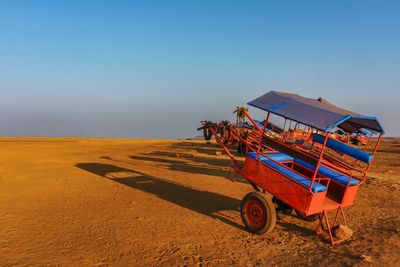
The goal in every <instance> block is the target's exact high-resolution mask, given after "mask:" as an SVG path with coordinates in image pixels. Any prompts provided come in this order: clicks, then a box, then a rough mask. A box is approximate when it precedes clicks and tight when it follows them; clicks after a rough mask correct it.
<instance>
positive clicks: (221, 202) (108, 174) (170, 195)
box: [75, 163, 244, 229]
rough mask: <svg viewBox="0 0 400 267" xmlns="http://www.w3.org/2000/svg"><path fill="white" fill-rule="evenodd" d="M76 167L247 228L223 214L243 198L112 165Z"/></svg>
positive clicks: (230, 223) (235, 225)
mask: <svg viewBox="0 0 400 267" xmlns="http://www.w3.org/2000/svg"><path fill="white" fill-rule="evenodd" d="M75 166H76V167H77V168H79V169H82V170H85V171H88V172H91V173H94V174H96V175H98V176H101V177H104V178H107V179H110V180H112V181H114V182H118V183H121V184H124V185H126V186H129V187H132V188H135V189H137V190H140V191H143V192H146V193H150V194H152V195H155V196H157V197H159V198H160V199H163V200H166V201H169V202H171V203H174V204H176V205H179V206H181V207H183V208H187V209H190V210H192V211H195V212H198V213H200V214H203V215H206V216H209V217H211V218H214V219H218V220H220V221H222V222H225V223H227V224H229V225H232V226H234V227H237V228H239V229H244V227H243V226H241V225H239V224H237V223H236V222H234V221H233V220H231V219H229V218H227V217H225V216H224V215H223V214H221V211H226V210H229V211H233V212H238V211H239V205H240V201H239V200H237V199H234V198H231V197H228V196H224V195H220V194H217V193H213V192H208V191H204V190H200V189H197V188H193V187H190V186H186V185H183V184H179V183H175V182H171V181H168V180H165V179H162V178H158V177H155V176H150V175H147V174H145V173H142V172H138V171H135V170H130V169H126V168H121V167H118V166H115V165H111V164H103V163H78V164H76V165H75ZM121 173H123V175H124V176H128V177H123V178H120V177H118V174H121Z"/></svg>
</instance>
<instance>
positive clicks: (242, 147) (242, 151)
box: [237, 141, 246, 156]
mask: <svg viewBox="0 0 400 267" xmlns="http://www.w3.org/2000/svg"><path fill="white" fill-rule="evenodd" d="M237 152H238V153H239V155H240V156H244V155H245V154H246V144H244V143H242V142H240V141H239V145H238V148H237Z"/></svg>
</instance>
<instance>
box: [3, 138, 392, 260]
mask: <svg viewBox="0 0 400 267" xmlns="http://www.w3.org/2000/svg"><path fill="white" fill-rule="evenodd" d="M0 143H1V149H0V165H1V166H0V229H1V231H0V233H1V234H0V265H2V266H10V265H15V266H45V265H50V266H66V265H68V266H127V265H129V266H176V265H187V266H193V265H196V266H214V265H218V266H228V265H238V266H258V265H260V266H297V265H298V266H314V265H319V266H328V265H329V266H332V265H334V266H335V265H336V266H370V265H371V266H374V265H380V266H396V265H397V266H398V265H399V260H400V253H399V251H400V237H399V235H400V215H399V207H400V194H399V193H400V179H399V178H400V177H399V176H400V140H398V139H385V140H384V142H383V144H382V146H381V147H380V149H379V152H378V155H377V158H376V160H375V163H374V166H373V167H372V170H371V172H370V175H369V178H368V180H367V182H366V183H365V184H364V185H363V186H361V187H360V189H359V192H358V196H357V199H356V201H355V205H354V206H353V207H351V208H348V209H346V210H345V212H346V214H347V219H348V223H349V226H350V227H351V228H352V229H353V231H354V235H353V237H352V238H351V239H350V240H348V241H346V242H344V243H342V244H340V245H336V246H331V245H329V244H327V243H324V242H322V241H321V240H320V239H319V238H318V237H317V236H315V235H314V229H315V227H316V223H309V222H305V221H302V220H300V219H299V218H297V217H296V216H294V215H288V216H283V215H280V216H279V219H278V221H277V225H276V227H275V229H274V230H273V232H271V233H270V234H266V235H261V236H258V235H253V234H250V233H248V232H247V231H246V230H245V229H244V227H243V224H242V222H241V219H240V214H239V205H240V200H241V199H242V198H243V196H244V195H245V194H246V193H248V192H250V191H251V190H252V188H251V187H250V186H249V185H248V184H246V183H245V181H244V180H242V179H240V178H238V179H237V181H236V182H235V183H232V182H231V181H230V180H229V179H227V176H228V173H229V160H228V158H227V157H226V156H219V157H218V156H216V155H215V152H216V151H220V149H219V148H218V147H217V145H216V144H214V143H210V144H206V143H205V142H204V141H177V140H172V141H163V140H143V139H95V138H93V139H83V138H79V139H78V138H77V139H73V138H51V139H50V138H2V139H0ZM363 255H364V256H363Z"/></svg>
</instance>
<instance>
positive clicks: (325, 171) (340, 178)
mask: <svg viewBox="0 0 400 267" xmlns="http://www.w3.org/2000/svg"><path fill="white" fill-rule="evenodd" d="M294 162H296V163H297V164H299V165H302V166H304V167H306V168H308V169H310V170H312V171H314V170H315V166H314V165H313V164H311V163H308V162H305V161H304V160H301V159H294ZM318 174H320V175H322V176H325V177H328V178H330V179H332V180H334V181H336V182H338V183H341V184H343V185H347V183H349V185H358V184H359V183H360V181H359V180H357V179H354V178H351V177H349V176H346V175H344V174H341V173H338V172H335V171H334V170H332V169H329V168H327V167H325V166H323V165H320V166H319V169H318ZM349 179H350V181H349Z"/></svg>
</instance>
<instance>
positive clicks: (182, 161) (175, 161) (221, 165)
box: [129, 151, 247, 183]
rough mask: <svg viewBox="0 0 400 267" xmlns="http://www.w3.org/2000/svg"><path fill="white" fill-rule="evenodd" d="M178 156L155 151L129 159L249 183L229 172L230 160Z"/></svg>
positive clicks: (185, 155) (159, 166) (173, 169)
mask: <svg viewBox="0 0 400 267" xmlns="http://www.w3.org/2000/svg"><path fill="white" fill-rule="evenodd" d="M178 154H179V153H178ZM178 156H179V157H178ZM178 156H177V153H172V152H165V151H155V152H152V153H149V154H144V155H135V156H130V157H129V158H130V159H132V160H135V161H146V162H154V163H158V164H159V165H157V167H158V168H167V169H169V170H171V171H179V172H187V173H190V174H194V173H196V174H202V175H211V176H218V177H222V178H224V179H229V180H230V179H232V178H234V179H235V181H237V182H241V183H247V181H246V180H245V179H244V178H242V177H240V176H238V175H236V173H235V172H234V171H233V170H232V171H230V170H229V167H230V164H231V163H230V160H229V159H226V158H225V159H212V158H211V159H210V158H204V157H194V156H192V155H190V154H189V155H188V154H184V153H183V154H182V153H181V154H179V155H178Z"/></svg>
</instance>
